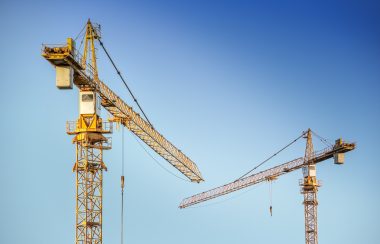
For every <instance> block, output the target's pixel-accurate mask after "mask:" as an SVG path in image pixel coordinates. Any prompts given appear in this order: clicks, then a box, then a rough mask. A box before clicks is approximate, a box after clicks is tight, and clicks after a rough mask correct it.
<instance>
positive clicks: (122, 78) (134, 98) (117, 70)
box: [98, 39, 153, 128]
mask: <svg viewBox="0 0 380 244" xmlns="http://www.w3.org/2000/svg"><path fill="white" fill-rule="evenodd" d="M98 41H99V43H100V46H102V48H103V50H104V52H105V53H106V55H107V57H108V59H109V60H110V61H111V63H112V65H113V67H114V68H115V70H116V73H117V74H118V75H119V77H120V79H121V80H122V81H123V83H124V85H125V87H126V88H127V89H128V92H129V94H130V95H131V96H132V98H133V101H134V102H135V103H136V104H137V106H138V107H139V109H140V111H141V112H142V114H143V116H144V118H145V119H146V120H147V121H148V123H149V125H150V126H151V127H152V128H153V125H152V123H150V121H149V119H148V117H147V116H146V114H145V112H144V110H143V109H142V107H141V106H140V104H139V102H138V101H137V99H136V97H135V96H134V95H133V93H132V91H131V89H130V88H129V86H128V85H127V82H126V81H125V80H124V77H123V76H122V75H121V72H120V70H119V69H118V68H117V67H116V64H115V63H114V61H113V59H112V58H111V56H110V55H109V53H108V51H107V49H106V48H105V47H104V44H103V42H102V41H101V40H100V39H98Z"/></svg>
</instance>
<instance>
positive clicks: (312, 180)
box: [300, 129, 320, 244]
mask: <svg viewBox="0 0 380 244" xmlns="http://www.w3.org/2000/svg"><path fill="white" fill-rule="evenodd" d="M305 138H306V150H305V157H304V162H305V164H306V165H307V166H305V167H303V168H302V171H303V179H301V180H300V186H301V193H302V194H303V196H304V201H303V204H304V206H305V243H306V244H317V243H318V224H317V223H318V221H317V206H318V201H317V191H318V187H319V186H320V184H319V181H318V180H317V175H316V167H315V162H314V160H313V159H314V158H315V155H314V148H313V141H312V135H311V130H310V129H309V130H308V131H307V134H306V136H305Z"/></svg>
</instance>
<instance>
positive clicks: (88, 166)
mask: <svg viewBox="0 0 380 244" xmlns="http://www.w3.org/2000/svg"><path fill="white" fill-rule="evenodd" d="M99 38H100V33H99V32H98V30H97V29H96V28H94V26H93V25H92V24H91V22H90V20H89V21H88V22H87V25H86V35H85V37H84V52H83V56H81V55H80V53H79V52H78V51H77V50H76V49H75V43H74V41H73V39H71V38H68V39H67V45H63V46H45V45H44V46H43V49H42V56H43V57H44V58H45V59H46V60H48V61H49V62H50V63H51V64H53V65H54V66H69V67H70V68H72V69H73V71H74V84H75V85H76V86H77V87H78V88H79V89H80V90H81V91H94V92H96V93H97V94H99V95H100V96H101V103H102V106H103V107H104V108H106V109H107V110H108V111H109V112H110V113H111V114H112V115H113V119H112V121H116V122H119V123H121V124H123V125H124V126H126V127H127V128H128V129H130V130H131V131H132V132H133V133H134V134H135V135H136V136H138V137H139V138H140V139H141V140H142V141H144V142H145V143H146V144H147V145H149V146H150V147H151V148H152V149H153V150H154V151H156V152H157V153H158V154H159V155H161V156H162V157H163V158H164V159H166V160H167V161H168V162H169V163H170V164H172V165H173V166H174V167H175V168H177V169H178V170H179V171H180V172H181V173H183V174H184V175H185V176H186V177H187V178H189V179H190V180H191V181H193V182H201V181H203V178H202V175H201V173H200V171H199V170H198V167H197V166H196V164H195V163H194V162H193V161H191V160H190V159H189V158H188V157H187V156H186V155H185V154H183V153H182V152H181V151H180V150H179V149H177V148H176V147H175V146H174V145H173V144H171V143H170V142H169V141H168V140H167V139H166V138H164V137H163V136H162V135H161V134H160V133H158V132H157V131H156V130H155V129H154V128H153V127H152V126H151V125H150V124H149V123H147V122H146V121H145V120H144V119H142V118H141V116H140V115H139V114H138V113H136V112H135V111H133V109H132V108H131V107H130V106H128V105H127V104H126V103H125V102H124V101H123V100H122V99H121V98H120V97H119V96H117V95H116V94H115V93H114V92H113V91H112V90H111V89H110V88H108V86H107V85H105V84H104V83H103V82H102V81H101V80H100V79H99V78H98V70H97V64H96V50H95V43H94V41H95V39H99ZM88 52H91V54H90V56H89V54H88ZM88 59H90V62H88ZM104 124H105V123H104V122H102V119H101V118H100V117H99V116H98V115H96V114H82V115H80V117H79V119H78V120H77V122H76V123H75V129H73V128H72V126H71V125H72V123H68V124H67V133H68V134H70V135H75V137H74V139H73V142H74V143H75V144H76V162H75V164H74V167H73V171H75V172H76V244H89V243H91V244H93V243H97V244H101V243H102V222H103V219H102V208H103V205H102V204H103V201H102V193H103V170H107V168H106V166H105V164H104V162H103V150H105V149H110V146H109V140H108V139H107V138H105V137H104V136H103V134H104V133H110V132H111V131H112V127H111V128H110V129H108V128H106V127H105V126H104Z"/></svg>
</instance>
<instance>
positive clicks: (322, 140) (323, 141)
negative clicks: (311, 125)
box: [311, 131, 333, 146]
mask: <svg viewBox="0 0 380 244" xmlns="http://www.w3.org/2000/svg"><path fill="white" fill-rule="evenodd" d="M311 132H312V133H313V134H314V135H315V136H316V137H318V139H319V140H320V141H321V142H322V143H324V144H325V145H326V146H332V145H333V144H332V143H330V142H329V141H328V140H327V139H325V138H323V137H322V136H320V135H318V134H317V133H315V132H314V131H311Z"/></svg>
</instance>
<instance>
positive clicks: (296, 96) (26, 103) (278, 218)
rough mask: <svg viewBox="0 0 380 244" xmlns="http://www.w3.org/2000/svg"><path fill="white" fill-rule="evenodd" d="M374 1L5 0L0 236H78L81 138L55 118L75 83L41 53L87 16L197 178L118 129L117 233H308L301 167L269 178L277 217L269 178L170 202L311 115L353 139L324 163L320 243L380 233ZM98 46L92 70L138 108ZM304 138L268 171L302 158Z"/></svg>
mask: <svg viewBox="0 0 380 244" xmlns="http://www.w3.org/2000/svg"><path fill="white" fill-rule="evenodd" d="M379 13H380V4H379V2H378V1H331V0H330V1H141V0H139V1H120V2H116V1H25V2H22V1H17V0H16V1H4V0H2V1H0V30H1V38H0V50H1V56H0V67H1V72H0V91H1V96H0V99H1V100H0V101H1V104H2V113H1V114H2V116H1V122H0V123H1V124H0V125H1V128H2V138H3V139H2V140H1V147H0V155H1V157H0V164H1V169H2V170H1V171H0V190H1V198H0V199H1V200H0V216H1V217H0V219H1V221H0V225H1V226H0V243H4V244H8V243H12V244H13V243H15V244H21V243H33V244H50V243H56V244H60V243H62V244H66V243H73V242H74V231H75V229H74V224H75V211H74V210H75V198H74V197H75V187H74V184H75V175H74V173H72V171H71V169H72V166H73V163H74V157H75V150H74V146H73V145H72V144H71V138H70V136H68V135H66V133H65V123H66V121H67V120H75V119H76V118H77V116H78V104H77V93H78V92H77V90H76V89H75V90H71V91H60V90H58V89H56V87H55V71H54V69H53V67H52V66H51V65H50V64H49V63H48V62H46V61H45V60H44V59H43V58H42V57H41V55H40V49H41V44H42V43H64V42H65V40H66V38H67V37H75V36H76V35H77V34H78V33H79V31H80V30H81V28H82V27H83V25H84V24H85V22H86V21H87V19H88V18H91V19H92V20H93V21H94V22H97V23H100V24H101V25H102V34H103V41H104V43H105V45H106V47H107V48H108V50H109V51H110V53H111V55H112V56H113V58H114V60H115V62H116V63H117V64H118V66H119V67H120V69H121V71H122V73H123V74H125V75H126V77H127V78H128V83H129V85H130V86H131V88H132V89H133V91H134V92H135V94H136V96H137V97H138V99H139V101H140V102H141V104H142V106H143V107H144V109H145V111H146V113H147V114H148V116H149V118H150V120H151V121H152V123H153V124H154V126H155V128H157V130H158V131H160V132H161V133H162V134H163V135H165V137H167V138H168V139H169V140H170V141H172V142H173V144H175V145H176V146H177V147H179V148H180V149H182V151H183V152H185V153H186V154H187V155H188V156H189V157H190V158H191V159H193V161H194V162H196V163H197V164H198V166H199V168H200V170H201V171H202V173H203V175H204V177H205V179H206V182H204V183H202V184H199V185H198V184H191V183H188V182H184V181H181V180H179V179H178V178H176V177H173V176H172V175H170V174H168V173H167V172H166V171H164V170H163V169H161V168H160V167H159V166H157V164H156V163H155V162H154V161H153V160H152V159H151V158H150V157H149V156H148V155H147V154H146V153H145V152H144V150H143V149H142V148H141V147H140V146H139V144H138V143H137V142H136V140H135V139H134V137H133V136H132V135H131V134H130V133H129V132H128V133H127V134H126V135H127V136H126V140H125V152H126V173H125V175H126V212H125V243H153V242H155V243H183V244H190V243H195V242H196V243H205V244H206V243H220V244H226V243H303V242H304V217H303V206H302V204H301V203H302V195H301V194H300V193H299V191H300V190H299V186H298V179H300V178H301V171H297V172H293V173H291V174H289V175H286V176H283V177H281V178H280V179H279V180H278V181H276V182H275V183H274V185H273V212H274V214H273V217H270V214H269V210H268V208H269V190H268V189H269V186H268V184H261V185H258V186H255V187H252V188H249V189H248V190H250V191H249V192H247V193H246V194H244V195H239V194H240V193H237V194H234V195H231V196H228V197H226V198H222V199H218V200H216V201H213V202H210V203H215V202H218V201H220V200H227V199H229V198H230V197H234V198H233V199H231V200H228V201H225V202H223V203H220V204H214V205H210V206H204V207H200V208H191V209H185V210H179V209H178V204H179V203H180V201H181V200H182V199H183V198H184V197H187V196H190V195H192V194H195V193H198V192H201V191H204V190H207V189H210V188H212V187H215V186H219V185H221V184H224V183H227V182H229V181H231V180H234V179H236V178H237V177H239V176H240V175H242V174H243V173H245V172H246V171H248V170H249V169H251V168H253V167H254V166H255V165H256V164H257V163H259V162H260V161H262V160H263V159H265V158H266V157H268V156H269V155H271V154H272V153H274V152H275V151H276V150H278V149H279V148H281V147H282V146H284V145H285V144H287V143H288V142H290V141H291V140H292V139H294V138H296V137H297V136H298V135H299V134H300V133H301V132H302V131H303V130H305V129H307V128H309V127H310V128H312V129H313V130H314V131H316V132H317V133H318V134H320V135H321V136H324V137H326V138H328V139H330V140H331V141H334V140H335V139H336V138H339V137H343V138H344V139H345V140H348V141H355V142H357V143H358V146H357V149H356V150H355V151H353V152H351V153H348V154H347V155H346V163H345V164H344V165H343V166H336V165H334V164H333V162H332V160H329V161H326V162H324V163H322V164H320V165H318V177H319V179H321V180H322V181H323V187H322V188H320V191H319V194H318V197H319V203H320V205H319V216H318V217H319V219H318V221H319V240H320V243H346V244H357V243H366V244H376V243H378V233H377V232H378V231H379V222H378V219H379V218H380V214H379V209H378V206H380V192H379V186H380V185H379V181H378V173H379V171H380V166H379V153H380V150H379V138H380V130H379V124H380V15H379ZM98 57H99V60H98V62H99V72H100V77H101V78H102V79H103V80H104V81H105V82H106V83H107V84H108V85H109V86H110V87H111V88H112V89H114V91H116V92H117V93H118V94H119V95H120V96H121V97H122V98H124V99H125V100H126V101H127V102H128V103H130V104H131V105H132V103H131V99H130V97H129V96H128V94H127V91H126V90H125V88H124V87H123V86H122V84H121V82H120V81H119V80H118V78H117V76H116V75H115V72H114V70H113V69H112V66H111V65H110V63H109V62H108V61H107V59H106V57H105V55H104V53H102V52H100V50H99V55H98ZM134 107H136V106H134ZM105 117H106V115H105ZM113 138H114V141H113V149H112V150H111V151H107V152H106V153H105V162H106V164H107V166H108V169H109V171H108V172H106V173H105V180H104V227H103V232H104V243H120V182H119V181H120V169H121V133H120V131H115V133H114V135H113ZM304 143H305V142H304V141H300V142H298V143H297V144H296V146H294V147H292V148H290V149H289V150H287V151H286V152H284V153H282V154H280V155H279V156H278V157H276V158H275V159H274V160H272V161H270V162H269V163H268V164H267V165H266V166H263V169H264V168H265V167H271V166H274V165H276V164H279V163H283V162H286V161H288V160H291V159H294V158H296V157H299V156H302V155H303V154H304V147H305V144H304ZM315 147H316V149H318V148H319V149H321V148H322V145H321V143H318V141H317V140H315ZM154 156H155V157H156V158H157V159H158V160H159V162H160V163H162V164H163V165H165V166H166V167H167V169H169V170H171V172H174V173H176V171H175V170H174V169H173V168H171V167H170V166H169V164H168V163H166V162H165V161H164V160H163V159H160V158H159V157H158V156H157V155H154ZM242 192H245V190H243V191H242Z"/></svg>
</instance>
